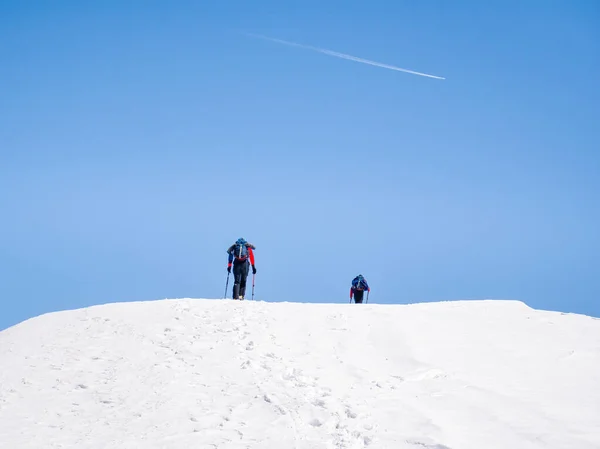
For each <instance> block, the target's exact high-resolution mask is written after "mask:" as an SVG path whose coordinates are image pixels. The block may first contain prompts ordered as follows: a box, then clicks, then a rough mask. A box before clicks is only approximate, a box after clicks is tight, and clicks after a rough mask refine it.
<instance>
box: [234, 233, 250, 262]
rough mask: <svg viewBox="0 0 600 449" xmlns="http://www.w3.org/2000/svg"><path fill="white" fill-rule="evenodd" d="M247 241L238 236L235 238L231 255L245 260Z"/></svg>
mask: <svg viewBox="0 0 600 449" xmlns="http://www.w3.org/2000/svg"><path fill="white" fill-rule="evenodd" d="M247 244H248V242H246V240H244V239H242V238H240V239H237V240H236V242H235V243H234V245H233V256H234V257H235V258H236V259H239V260H246V259H247V258H248V246H247Z"/></svg>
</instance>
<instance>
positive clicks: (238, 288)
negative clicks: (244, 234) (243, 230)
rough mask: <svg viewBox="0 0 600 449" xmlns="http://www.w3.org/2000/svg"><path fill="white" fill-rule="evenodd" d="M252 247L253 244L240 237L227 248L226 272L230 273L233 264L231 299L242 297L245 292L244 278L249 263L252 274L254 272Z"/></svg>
mask: <svg viewBox="0 0 600 449" xmlns="http://www.w3.org/2000/svg"><path fill="white" fill-rule="evenodd" d="M254 249H256V247H255V246H254V245H252V244H251V243H248V242H247V241H246V240H244V239H243V238H241V237H240V238H239V239H237V240H236V242H235V243H234V244H233V245H231V246H230V247H229V249H228V250H227V253H228V254H229V257H228V260H227V272H228V273H231V267H232V265H233V278H234V280H233V299H240V300H243V299H244V295H245V294H246V279H247V278H248V271H249V269H250V265H252V274H256V267H255V266H254V252H253V251H252V250H254Z"/></svg>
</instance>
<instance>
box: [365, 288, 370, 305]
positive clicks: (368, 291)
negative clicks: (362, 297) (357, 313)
mask: <svg viewBox="0 0 600 449" xmlns="http://www.w3.org/2000/svg"><path fill="white" fill-rule="evenodd" d="M369 293H371V290H367V302H366V303H365V304H369Z"/></svg>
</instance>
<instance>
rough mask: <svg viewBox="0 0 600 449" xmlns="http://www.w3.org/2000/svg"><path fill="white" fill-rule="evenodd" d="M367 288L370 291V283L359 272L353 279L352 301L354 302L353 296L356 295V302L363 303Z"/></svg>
mask: <svg viewBox="0 0 600 449" xmlns="http://www.w3.org/2000/svg"><path fill="white" fill-rule="evenodd" d="M365 290H366V291H368V292H370V291H371V288H370V287H369V284H367V280H366V279H365V278H364V277H363V275H362V274H359V275H358V276H356V277H355V278H354V279H352V287H350V302H352V296H354V302H355V303H356V304H361V303H362V302H363V295H364V294H365Z"/></svg>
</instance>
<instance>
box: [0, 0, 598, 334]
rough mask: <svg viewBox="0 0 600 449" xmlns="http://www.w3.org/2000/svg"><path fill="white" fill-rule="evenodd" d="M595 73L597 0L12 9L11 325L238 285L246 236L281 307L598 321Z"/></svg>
mask: <svg viewBox="0 0 600 449" xmlns="http://www.w3.org/2000/svg"><path fill="white" fill-rule="evenodd" d="M243 32H250V33H257V34H264V35H267V36H271V37H274V38H279V39H285V40H290V41H295V42H298V43H301V44H305V45H313V46H318V47H323V48H326V49H330V50H334V51H338V52H343V53H348V54H350V55H354V56H357V57H361V58H366V59H371V60H375V61H378V62H382V63H386V64H392V65H397V66H400V67H402V68H407V69H411V70H415V71H420V72H425V73H430V74H434V75H438V76H443V77H445V78H446V79H445V80H436V79H430V78H425V77H421V76H417V75H412V74H408V73H402V72H396V71H392V70H387V69H384V68H379V67H374V66H370V65H365V64H360V63H357V62H352V61H347V60H343V59H339V58H335V57H332V56H327V55H324V54H320V53H317V52H313V51H310V50H305V49H301V48H294V47H290V46H286V45H282V44H279V43H274V42H270V41H265V40H261V39H256V38H251V37H247V36H245V35H244V34H243ZM598 80H600V4H599V3H598V2H593V1H591V0H590V1H569V2H567V1H563V2H555V1H548V0H532V1H527V2H522V1H512V0H511V1H486V2H481V1H475V0H472V1H462V2H445V1H441V0H440V1H419V2H397V1H391V0H388V1H386V2H382V1H375V0H374V1H369V2H342V1H334V2H323V1H316V0H309V1H303V2H300V3H294V4H292V3H291V2H280V1H252V2H245V1H241V0H239V1H230V2H208V1H206V2H196V1H194V2H192V1H178V2H153V1H129V2H122V1H104V2H95V5H94V6H90V5H83V4H82V2H76V1H60V0H57V1H55V2H21V1H15V0H13V1H11V0H8V1H4V2H2V3H1V4H0V211H1V220H0V236H1V237H0V273H1V279H2V280H1V282H0V300H1V302H2V313H1V314H0V329H2V328H5V327H7V326H10V325H13V324H16V323H17V322H19V321H21V320H24V319H26V318H29V317H32V316H36V315H39V314H41V313H45V312H50V311H56V310H63V309H70V308H76V307H84V306H88V305H92V304H99V303H106V302H113V301H133V300H136V301H137V300H154V299H163V298H179V297H197V298H221V297H222V296H223V293H224V288H225V281H226V274H227V273H226V261H227V255H226V253H225V251H226V249H227V247H228V246H229V245H230V244H232V243H233V241H235V239H237V238H238V237H244V238H246V239H247V240H249V241H251V242H252V243H254V244H255V245H256V248H257V249H256V266H257V269H258V273H257V275H256V291H255V294H256V298H257V299H262V300H266V301H307V302H339V303H346V302H348V289H349V285H350V281H351V279H352V278H353V277H354V276H355V275H356V274H358V273H362V274H364V275H365V276H366V278H367V279H368V281H369V283H370V284H371V286H372V292H371V295H370V302H373V303H388V304H389V303H409V302H421V301H443V300H454V299H486V298H493V299H515V300H521V301H524V302H526V303H527V304H528V305H530V306H532V307H535V308H541V309H549V310H560V311H566V312H577V313H585V314H590V315H594V316H600V262H599V260H600V258H599V256H598V254H599V253H600V125H599V124H600V106H599V105H600V89H599V87H598ZM229 286H230V288H229V291H228V295H231V291H230V290H231V283H230V285H229Z"/></svg>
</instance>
